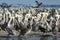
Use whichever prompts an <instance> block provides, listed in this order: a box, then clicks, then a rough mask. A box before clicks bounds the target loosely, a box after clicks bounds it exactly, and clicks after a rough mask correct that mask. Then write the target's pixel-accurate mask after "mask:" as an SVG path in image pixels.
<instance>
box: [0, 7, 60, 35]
mask: <svg viewBox="0 0 60 40" xmlns="http://www.w3.org/2000/svg"><path fill="white" fill-rule="evenodd" d="M40 9H41V8H13V9H12V8H9V9H8V8H4V9H3V8H0V28H1V30H4V31H7V32H8V33H9V34H11V35H14V32H13V30H16V31H18V32H19V33H20V34H19V35H25V34H28V33H30V32H31V31H35V32H36V31H37V32H38V31H39V32H46V31H47V32H52V31H54V30H56V31H57V32H58V31H60V27H59V24H60V23H59V22H60V21H59V20H60V14H59V13H60V12H59V10H57V9H44V10H40ZM37 10H38V11H37Z"/></svg>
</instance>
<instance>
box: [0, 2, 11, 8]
mask: <svg viewBox="0 0 60 40" xmlns="http://www.w3.org/2000/svg"><path fill="white" fill-rule="evenodd" d="M0 6H1V7H2V8H9V7H11V5H8V4H6V3H2V4H1V5H0Z"/></svg>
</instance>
